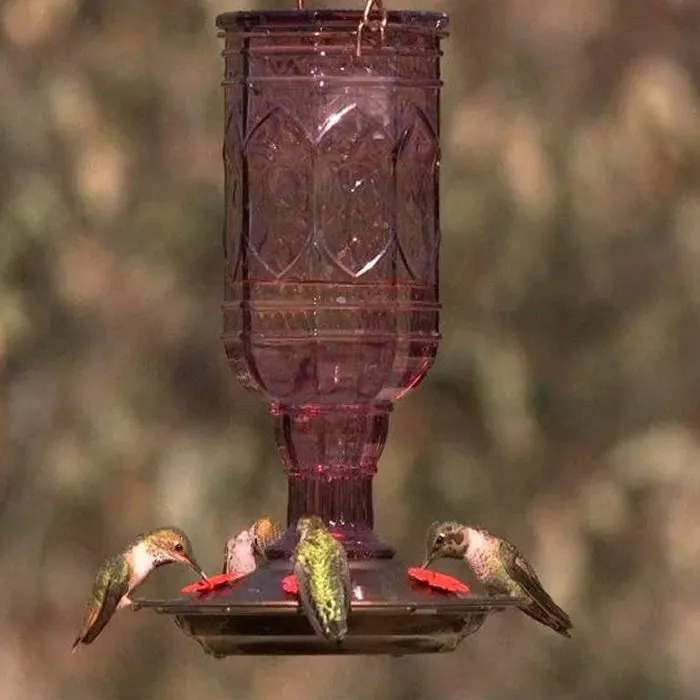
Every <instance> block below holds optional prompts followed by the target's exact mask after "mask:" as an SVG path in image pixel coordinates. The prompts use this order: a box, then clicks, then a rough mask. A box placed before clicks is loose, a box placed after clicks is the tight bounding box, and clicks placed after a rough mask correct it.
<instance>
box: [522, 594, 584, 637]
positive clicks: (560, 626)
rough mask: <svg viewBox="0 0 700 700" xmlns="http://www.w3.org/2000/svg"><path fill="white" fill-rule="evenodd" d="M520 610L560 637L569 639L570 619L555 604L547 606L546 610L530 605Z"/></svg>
mask: <svg viewBox="0 0 700 700" xmlns="http://www.w3.org/2000/svg"><path fill="white" fill-rule="evenodd" d="M521 610H522V611H523V612H524V613H525V614H527V615H529V616H530V617H531V618H532V619H533V620H536V621H537V622H540V623H541V624H543V625H546V626H547V627H549V628H550V629H553V630H554V631H555V632H557V633H558V634H560V635H561V636H562V637H566V638H567V639H571V634H570V632H569V630H570V629H571V628H572V627H573V625H572V624H571V618H570V617H569V616H568V615H567V614H566V613H565V612H564V611H563V610H562V609H561V608H560V607H559V606H558V605H556V604H555V603H553V602H552V603H551V605H548V606H547V607H546V608H542V607H539V606H535V605H530V606H527V607H522V608H521Z"/></svg>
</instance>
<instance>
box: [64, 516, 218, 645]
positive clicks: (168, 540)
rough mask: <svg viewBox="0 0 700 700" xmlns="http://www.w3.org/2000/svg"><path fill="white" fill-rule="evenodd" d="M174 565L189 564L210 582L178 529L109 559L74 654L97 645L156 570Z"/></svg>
mask: <svg viewBox="0 0 700 700" xmlns="http://www.w3.org/2000/svg"><path fill="white" fill-rule="evenodd" d="M174 563H180V564H186V565H187V566H189V567H190V568H192V569H194V570H195V571H196V572H197V573H198V574H199V576H200V577H201V578H203V579H206V578H207V577H206V574H205V573H204V572H203V571H202V569H201V568H200V567H199V565H198V564H197V562H196V560H195V558H194V554H193V553H192V544H191V543H190V540H189V538H188V537H187V535H186V534H185V533H184V532H183V531H182V530H180V529H179V528H177V527H161V528H158V529H157V530H153V531H152V532H148V533H145V534H141V535H137V536H136V538H135V539H134V540H133V541H132V542H130V543H129V544H128V545H127V547H126V549H125V550H124V551H123V552H121V553H120V554H117V555H115V556H113V557H110V558H109V559H107V561H106V562H105V563H104V564H103V565H102V567H101V568H100V570H99V571H98V572H97V576H96V577H95V583H94V584H93V587H92V595H91V596H90V600H89V601H88V604H87V607H86V608H85V617H84V618H83V626H82V628H81V630H80V634H79V635H78V637H77V638H76V640H75V642H73V651H75V650H76V648H77V647H78V645H79V644H91V643H92V642H94V641H95V639H96V638H97V636H98V635H99V634H100V632H101V631H102V630H103V629H104V627H105V625H106V624H107V623H108V622H109V621H110V619H111V618H112V615H114V613H115V612H116V611H117V610H120V609H121V608H125V607H128V606H129V605H131V603H132V601H131V600H130V598H129V595H130V594H131V593H132V591H133V590H134V589H135V588H137V587H138V586H140V585H141V583H143V581H144V580H145V579H146V577H147V576H148V575H149V574H150V573H151V571H153V569H155V568H157V567H159V566H163V565H164V564H174Z"/></svg>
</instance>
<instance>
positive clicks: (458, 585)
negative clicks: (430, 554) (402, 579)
mask: <svg viewBox="0 0 700 700" xmlns="http://www.w3.org/2000/svg"><path fill="white" fill-rule="evenodd" d="M408 578H410V579H411V581H416V582H417V583H424V584H425V585H427V586H430V588H434V589H435V590H438V591H444V592H445V593H471V591H470V590H469V586H467V584H466V583H462V582H461V581H460V580H459V579H456V578H454V576H448V575H447V574H441V573H440V572H439V571H432V570H431V569H423V568H421V567H420V566H413V567H411V568H410V569H409V570H408Z"/></svg>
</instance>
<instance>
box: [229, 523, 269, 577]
mask: <svg viewBox="0 0 700 700" xmlns="http://www.w3.org/2000/svg"><path fill="white" fill-rule="evenodd" d="M282 535H283V530H282V528H281V527H280V526H279V524H278V523H277V522H276V521H275V520H273V519H272V518H269V517H267V516H264V517H262V518H258V519H257V520H256V521H255V522H254V523H253V524H252V525H251V526H250V527H249V528H247V529H246V530H242V531H241V532H239V533H238V534H237V535H235V536H234V537H232V538H231V539H230V540H229V541H228V542H227V543H226V548H225V549H224V567H223V573H224V574H230V573H234V572H235V573H239V574H250V573H252V572H253V571H255V570H256V569H257V568H258V566H259V564H260V562H261V561H265V560H266V558H267V556H266V554H265V550H266V549H267V548H268V547H269V546H270V545H272V544H274V543H275V542H277V540H279V539H280V538H281V537H282Z"/></svg>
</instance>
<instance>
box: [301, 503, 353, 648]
mask: <svg viewBox="0 0 700 700" xmlns="http://www.w3.org/2000/svg"><path fill="white" fill-rule="evenodd" d="M297 536H298V538H299V540H298V543H297V546H296V548H295V550H294V554H293V557H292V561H293V562H294V576H295V577H296V580H297V584H298V587H299V602H300V603H301V607H302V610H303V611H304V613H305V614H306V616H307V618H308V619H309V622H310V623H311V627H312V628H313V630H314V632H315V633H316V634H317V635H319V636H321V637H325V638H326V639H330V640H332V641H335V642H341V641H342V640H343V638H344V637H345V635H346V634H347V631H348V614H349V612H350V600H351V595H352V593H351V586H350V567H349V565H348V558H347V555H346V553H345V549H344V548H343V545H342V544H340V542H338V541H337V540H336V539H335V538H334V537H333V535H332V534H331V533H330V532H329V531H328V530H327V529H326V526H325V525H324V524H323V520H321V518H319V517H318V516H315V515H306V516H303V517H301V518H299V521H298V523H297Z"/></svg>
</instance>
